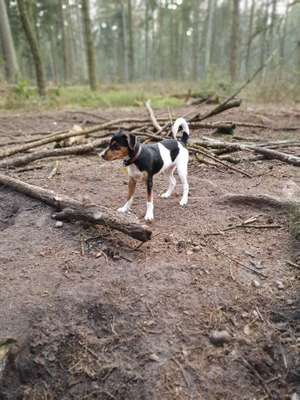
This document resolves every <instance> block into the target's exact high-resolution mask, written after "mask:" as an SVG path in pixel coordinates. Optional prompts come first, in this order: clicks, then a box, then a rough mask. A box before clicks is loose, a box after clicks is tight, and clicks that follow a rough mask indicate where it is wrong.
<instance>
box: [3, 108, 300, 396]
mask: <svg viewBox="0 0 300 400" xmlns="http://www.w3.org/2000/svg"><path fill="white" fill-rule="evenodd" d="M91 111H92V112H93V113H95V114H98V115H99V116H102V117H105V118H107V119H115V118H119V117H120V116H122V115H124V116H131V115H132V116H142V115H144V116H146V113H145V112H144V110H143V111H141V109H135V110H129V109H122V110H118V109H114V110H111V109H108V110H107V109H106V110H99V109H98V110H91ZM180 111H181V110H176V115H179V114H180ZM185 111H186V109H182V113H184V112H185ZM165 114H166V113H165V112H163V111H159V112H157V115H165ZM224 119H228V120H238V121H246V122H253V123H265V124H270V125H271V126H274V127H277V128H278V127H281V126H282V127H289V126H290V127H295V126H298V127H299V129H298V130H297V131H288V130H282V131H281V130H279V131H273V130H266V129H255V130H253V129H251V128H239V129H237V130H236V135H238V136H242V137H252V138H253V137H256V138H258V139H268V140H269V139H274V140H278V139H289V138H295V136H297V137H299V134H300V107H298V108H295V107H294V108H291V107H289V108H284V107H275V106H265V107H254V106H247V107H243V108H241V109H235V110H231V111H229V112H227V113H226V116H225V115H222V117H220V116H219V117H215V118H212V120H224ZM95 122H99V119H97V118H95V117H93V116H92V115H87V114H85V113H81V112H80V111H78V112H70V111H61V112H43V113H26V114H22V113H19V112H18V113H9V112H7V113H5V112H3V113H1V114H0V133H1V139H0V146H3V145H4V144H6V143H9V142H15V141H18V140H26V138H27V137H28V135H32V134H34V133H38V132H49V131H58V130H61V129H64V128H70V127H72V125H73V124H74V123H80V124H84V123H85V124H86V125H88V124H92V123H95ZM25 133H26V134H25ZM203 134H206V135H209V134H210V133H209V132H208V131H203V130H202V131H199V130H193V131H192V137H196V136H198V135H203ZM37 137H38V136H37ZM286 151H290V152H292V151H293V149H286ZM53 164H54V160H53V159H52V160H50V159H48V160H46V161H45V160H42V161H40V162H37V163H35V164H33V165H30V166H28V167H27V168H23V170H20V169H16V170H12V171H9V172H8V173H9V174H11V175H12V176H14V177H18V178H20V179H22V180H24V181H26V182H29V183H32V184H37V185H40V186H42V187H46V188H50V189H54V190H55V191H56V192H58V193H65V194H68V195H70V196H73V197H76V198H80V197H85V198H86V197H88V198H89V199H91V200H92V201H94V202H95V203H97V202H98V203H101V204H103V205H105V206H108V207H113V208H118V207H120V206H121V205H123V203H124V200H125V198H126V192H127V187H126V185H127V177H126V174H125V172H124V169H123V168H122V165H121V163H120V162H114V163H108V162H105V161H103V160H100V158H99V157H97V156H92V155H91V156H82V157H68V158H64V159H62V160H61V161H60V163H59V170H58V173H57V174H56V175H55V176H54V177H53V178H52V179H49V178H48V177H49V174H50V172H51V170H52V168H53ZM29 167H38V168H36V169H31V170H28V169H29ZM239 167H240V168H243V169H244V170H247V172H248V173H250V174H251V175H252V176H253V177H252V178H247V177H244V176H242V175H240V174H238V173H235V172H233V171H230V170H228V169H226V168H223V167H214V166H210V165H205V164H199V163H198V162H197V161H196V160H191V161H190V164H189V183H190V189H191V191H190V200H189V204H188V207H187V208H184V209H183V208H180V206H179V199H180V197H179V195H180V192H181V186H180V185H178V187H177V189H176V194H175V195H174V196H173V197H172V198H171V199H168V200H165V199H161V198H159V197H158V194H159V193H160V192H162V191H163V190H164V189H165V188H166V186H167V179H166V177H164V176H160V177H158V178H156V179H155V181H154V190H155V193H156V196H155V221H154V222H153V223H152V224H151V228H152V229H153V239H152V240H151V241H150V242H147V243H144V244H143V245H142V246H139V243H138V242H136V241H134V240H131V239H129V238H128V237H126V236H125V235H123V234H121V233H118V232H110V231H109V230H108V229H106V228H103V227H99V228H98V229H96V228H91V227H84V226H83V225H80V224H71V223H64V224H63V227H60V228H58V227H56V225H55V221H54V220H53V219H51V209H50V208H49V207H47V206H45V205H43V204H42V203H39V202H38V201H34V200H31V199H29V198H27V197H25V196H22V195H20V194H16V193H14V192H12V191H11V190H9V189H8V188H5V187H1V188H0V228H1V232H0V288H1V289H0V350H1V342H2V343H4V341H5V340H6V339H8V338H11V339H13V340H16V341H17V343H16V345H15V349H14V352H13V353H12V356H11V357H10V358H9V360H8V361H7V362H6V363H2V364H1V359H0V399H1V400H2V399H3V400H18V399H27V400H33V399H35V400H46V399H47V400H52V399H53V400H54V399H57V400H58V399H59V400H62V399H63V400H69V399H81V400H83V399H103V400H121V399H124V400H125V399H126V400H127V399H128V400H129V399H130V400H131V399H132V400H139V399H141V400H142V399H143V400H144V399H149V400H150V399H151V400H152V399H163V400H174V399H178V400H187V399H195V400H196V399H197V400H198V399H199V400H200V399H204V400H210V399H212V400H215V399H228V400H229V399H230V400H234V399H236V400H242V399H245V400H246V399H247V400H248V399H253V400H254V399H257V400H258V399H260V400H262V399H269V398H270V399H271V398H272V399H290V398H293V400H294V399H295V398H296V397H295V392H296V391H297V390H298V392H299V393H300V342H299V334H300V325H299V321H300V299H299V270H298V269H297V268H295V266H292V264H288V263H287V261H288V260H293V257H294V255H295V251H297V249H296V248H295V243H293V241H292V239H291V237H290V235H289V232H288V222H287V218H286V216H285V214H284V213H283V212H281V211H274V210H272V209H268V208H262V209H257V208H252V207H250V206H246V205H238V206H237V205H230V204H225V203H222V202H220V201H218V199H219V197H220V196H221V195H222V194H224V193H227V192H231V193H269V194H275V195H281V194H282V190H283V188H284V186H285V184H286V182H287V181H288V180H290V179H292V180H294V181H295V182H296V183H298V184H299V181H300V174H299V170H298V169H297V168H296V167H293V166H291V165H288V164H284V163H281V162H279V161H273V160H260V161H256V162H247V161H245V162H242V163H241V164H240V165H239ZM24 169H25V170H24ZM134 212H135V213H136V214H137V216H138V217H139V218H141V219H142V217H143V215H144V212H145V189H144V187H143V186H142V185H140V186H139V187H138V189H137V196H136V199H135V201H134ZM252 217H255V220H254V221H255V222H254V224H257V225H260V226H261V225H267V226H268V227H267V228H264V229H263V228H261V229H259V228H250V227H249V228H246V227H244V226H243V227H239V226H240V225H241V224H242V223H243V222H244V221H246V220H248V219H249V218H252ZM229 228H230V229H229ZM242 264H243V265H246V266H250V267H251V268H253V269H254V270H255V271H256V272H257V273H252V272H250V271H246V270H245V269H244V268H243V266H242ZM259 274H263V276H261V275H259ZM214 330H217V331H224V330H226V331H227V333H228V334H229V335H230V337H227V340H226V343H224V344H221V343H212V341H211V339H210V336H211V334H212V331H214ZM13 340H12V341H13ZM217 344H219V345H217ZM293 394H294V397H292V395H293Z"/></svg>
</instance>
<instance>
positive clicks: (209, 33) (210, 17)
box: [204, 0, 216, 74]
mask: <svg viewBox="0 0 300 400" xmlns="http://www.w3.org/2000/svg"><path fill="white" fill-rule="evenodd" d="M215 7H216V0H208V3H207V22H206V26H207V28H206V43H205V60H204V69H205V73H206V74H207V72H208V69H209V66H210V61H211V51H212V38H213V26H214V24H213V21H214V14H215Z"/></svg>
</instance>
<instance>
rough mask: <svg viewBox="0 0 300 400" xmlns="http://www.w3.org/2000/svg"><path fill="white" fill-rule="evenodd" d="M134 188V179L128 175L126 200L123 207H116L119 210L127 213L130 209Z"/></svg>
mask: <svg viewBox="0 0 300 400" xmlns="http://www.w3.org/2000/svg"><path fill="white" fill-rule="evenodd" d="M135 188H136V180H135V179H133V178H131V177H130V178H129V182H128V197H127V202H126V204H125V205H124V206H123V207H120V208H118V211H119V212H122V213H127V212H128V211H129V210H130V208H131V206H132V202H133V197H134V192H135Z"/></svg>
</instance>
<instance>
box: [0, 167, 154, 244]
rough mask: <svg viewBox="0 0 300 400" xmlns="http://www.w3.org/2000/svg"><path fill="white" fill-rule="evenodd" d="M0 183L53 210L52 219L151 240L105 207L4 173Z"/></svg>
mask: <svg viewBox="0 0 300 400" xmlns="http://www.w3.org/2000/svg"><path fill="white" fill-rule="evenodd" d="M0 184H2V185H5V186H7V187H9V188H11V189H13V190H15V191H17V192H19V193H23V194H25V195H26V196H29V197H32V198H34V199H37V200H39V201H42V202H44V203H46V204H48V205H49V206H51V207H54V208H55V209H57V210H58V211H60V212H58V213H57V214H54V218H55V219H68V220H80V221H86V222H89V223H92V224H97V225H105V226H108V227H110V228H112V229H116V230H118V231H120V232H123V233H125V234H126V235H129V236H131V237H132V238H134V239H137V240H140V241H142V242H146V241H148V240H150V239H151V235H152V232H151V230H150V229H149V228H148V227H147V226H145V225H141V224H139V223H137V222H136V219H135V218H134V217H130V216H125V215H123V214H120V213H118V212H117V211H114V210H111V209H109V208H107V207H103V206H98V205H86V204H84V203H81V202H80V201H78V200H75V199H73V198H71V197H68V196H65V195H59V194H57V193H55V192H54V191H52V190H47V189H44V188H41V187H39V186H35V185H30V184H28V183H25V182H22V181H21V180H19V179H15V178H11V177H9V176H6V175H3V174H0Z"/></svg>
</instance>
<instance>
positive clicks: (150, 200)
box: [147, 192, 153, 203]
mask: <svg viewBox="0 0 300 400" xmlns="http://www.w3.org/2000/svg"><path fill="white" fill-rule="evenodd" d="M147 201H148V203H153V192H151V193H147Z"/></svg>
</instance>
